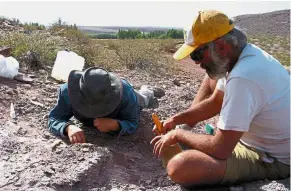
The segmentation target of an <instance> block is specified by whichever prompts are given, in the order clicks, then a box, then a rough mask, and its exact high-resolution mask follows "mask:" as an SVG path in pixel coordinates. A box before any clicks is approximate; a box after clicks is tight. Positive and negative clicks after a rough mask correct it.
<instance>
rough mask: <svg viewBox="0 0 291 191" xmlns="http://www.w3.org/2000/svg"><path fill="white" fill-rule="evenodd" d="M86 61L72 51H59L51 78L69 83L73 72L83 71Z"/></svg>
mask: <svg viewBox="0 0 291 191" xmlns="http://www.w3.org/2000/svg"><path fill="white" fill-rule="evenodd" d="M84 64H85V59H84V58H83V57H82V56H79V55H78V54H76V53H75V52H72V51H69V52H68V51H59V52H58V54H57V58H56V60H55V64H54V67H53V70H52V74H51V77H53V78H55V79H57V80H60V81H65V82H67V81H68V77H69V74H70V72H71V71H72V70H83V67H84Z"/></svg>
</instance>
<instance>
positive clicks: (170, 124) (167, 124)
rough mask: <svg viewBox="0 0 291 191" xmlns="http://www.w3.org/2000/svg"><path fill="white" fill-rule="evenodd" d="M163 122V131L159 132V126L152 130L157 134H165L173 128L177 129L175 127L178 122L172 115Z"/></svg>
mask: <svg viewBox="0 0 291 191" xmlns="http://www.w3.org/2000/svg"><path fill="white" fill-rule="evenodd" d="M162 124H163V128H162V132H159V131H158V129H157V127H156V126H154V128H153V130H152V131H153V133H155V134H156V135H159V134H162V135H164V134H166V133H167V132H168V131H170V130H172V129H175V127H176V123H175V121H174V118H173V117H171V118H169V119H167V120H165V121H162Z"/></svg>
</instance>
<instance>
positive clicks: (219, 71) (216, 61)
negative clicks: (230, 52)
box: [203, 48, 229, 80]
mask: <svg viewBox="0 0 291 191" xmlns="http://www.w3.org/2000/svg"><path fill="white" fill-rule="evenodd" d="M210 51H211V58H212V60H213V62H212V63H208V64H204V66H203V67H204V68H205V70H206V73H207V74H208V76H209V77H210V78H211V79H213V80H219V79H221V78H223V77H225V76H226V73H227V72H228V71H227V68H228V63H229V59H228V58H226V57H222V56H220V55H219V54H217V53H216V52H215V50H213V49H212V48H211V50H210Z"/></svg>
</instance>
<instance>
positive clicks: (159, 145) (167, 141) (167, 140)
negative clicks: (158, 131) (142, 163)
mask: <svg viewBox="0 0 291 191" xmlns="http://www.w3.org/2000/svg"><path fill="white" fill-rule="evenodd" d="M176 143H177V131H176V130H173V131H170V132H169V133H167V134H166V135H158V136H156V137H155V138H153V140H152V141H151V144H154V150H153V153H154V154H155V155H156V156H158V157H161V155H162V153H163V151H164V150H165V149H166V148H168V147H169V146H171V145H173V144H176Z"/></svg>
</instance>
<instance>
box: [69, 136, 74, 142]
mask: <svg viewBox="0 0 291 191" xmlns="http://www.w3.org/2000/svg"><path fill="white" fill-rule="evenodd" d="M69 139H70V142H71V143H72V144H73V142H74V141H73V138H72V136H70V137H69Z"/></svg>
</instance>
